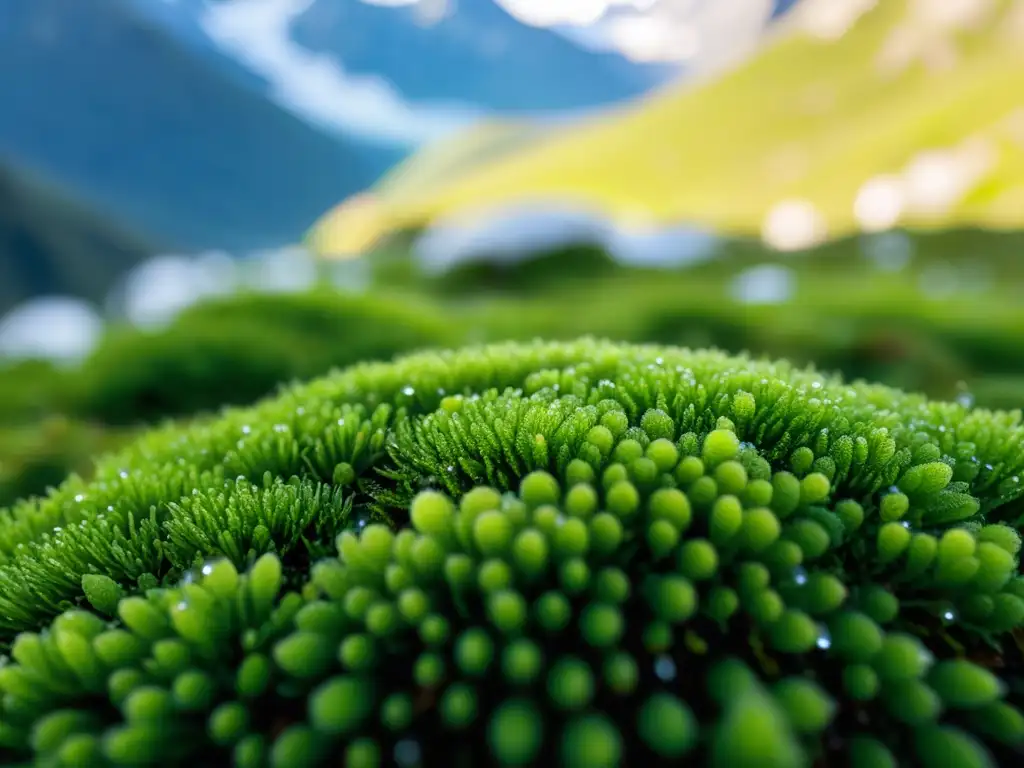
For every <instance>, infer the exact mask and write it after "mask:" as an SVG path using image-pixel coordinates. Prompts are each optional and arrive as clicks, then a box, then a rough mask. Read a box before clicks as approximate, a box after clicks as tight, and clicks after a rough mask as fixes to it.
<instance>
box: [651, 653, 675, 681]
mask: <svg viewBox="0 0 1024 768" xmlns="http://www.w3.org/2000/svg"><path fill="white" fill-rule="evenodd" d="M654 674H655V675H657V676H658V679H659V680H664V681H665V682H670V681H672V680H675V679H676V663H675V662H674V661H672V657H671V656H659V657H658V658H657V659H655V660H654Z"/></svg>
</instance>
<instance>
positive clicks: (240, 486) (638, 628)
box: [0, 340, 1024, 768]
mask: <svg viewBox="0 0 1024 768" xmlns="http://www.w3.org/2000/svg"><path fill="white" fill-rule="evenodd" d="M1022 465H1024V427H1022V425H1021V420H1020V414H1019V413H1014V414H1006V413H998V412H989V411H982V410H969V409H967V408H965V407H964V406H962V405H960V404H955V403H939V402H930V401H928V400H926V399H924V398H922V397H918V396H913V395H907V394H904V393H901V392H899V391H897V390H893V389H889V388H885V387H881V386H873V385H868V384H863V383H854V384H846V383H844V382H842V381H840V380H838V379H835V378H831V377H827V376H822V375H821V374H819V373H817V372H815V371H813V370H804V369H796V368H793V367H791V366H789V365H787V364H784V363H773V362H767V361H759V360H752V359H747V358H737V357H730V356H728V355H725V354H721V353H718V352H694V351H689V350H682V349H676V348H663V347H653V346H631V345H621V344H612V343H606V342H597V341H591V340H584V341H580V342H575V343H565V344H548V343H539V342H538V343H534V344H529V345H512V344H506V345H495V346H488V347H480V348H471V349H466V350H462V351H458V352H449V353H431V354H420V355H414V356H409V357H406V358H403V359H400V360H398V361H397V362H395V363H391V364H364V365H359V366H356V367H353V368H350V369H348V370H345V371H342V372H340V373H338V374H335V375H332V376H330V377H327V378H324V379H320V380H318V381H314V382H313V383H311V384H308V385H304V386H296V387H292V388H291V389H289V390H287V391H285V392H283V393H282V394H281V395H280V396H279V397H277V398H275V399H272V400H268V401H265V402H262V403H260V404H258V405H256V406H254V407H251V408H247V409H235V410H229V411H226V412H225V413H224V414H223V415H222V416H221V417H220V418H218V419H216V420H213V421H211V422H207V423H203V424H196V425H194V426H191V427H188V428H185V429H179V428H172V427H168V428H164V429H160V430H156V431H153V432H150V433H149V434H147V435H146V436H144V437H143V438H142V439H140V440H139V441H138V442H137V443H135V444H134V445H133V446H132V447H131V448H130V449H128V450H126V451H123V452H122V453H120V454H117V455H112V456H109V457H107V458H106V459H104V460H102V461H101V462H100V465H99V468H98V472H97V475H96V477H95V479H94V480H92V481H90V482H84V481H82V480H80V479H77V478H74V477H72V478H70V479H69V480H67V481H66V482H65V483H64V484H63V485H62V486H61V487H60V488H58V489H57V490H56V491H54V492H53V493H52V494H51V495H50V496H48V497H47V498H45V499H40V500H36V501H31V502H23V503H21V504H19V505H18V506H16V507H14V508H12V509H10V510H8V511H6V512H4V513H3V514H2V515H0V637H2V638H4V639H5V640H6V641H7V642H8V643H9V644H10V656H11V660H10V661H9V662H8V663H7V664H5V665H4V666H3V667H0V691H2V693H3V698H2V704H0V749H2V750H4V751H3V752H2V754H0V759H2V760H4V761H5V762H6V763H11V764H25V765H29V764H32V765H96V766H100V765H146V764H149V765H153V764H157V765H193V766H207V765H209V766H213V765H232V764H233V765H237V766H262V765H271V766H313V765H346V766H352V767H353V768H356V767H357V766H377V765H398V766H403V768H406V767H409V768H411V766H416V765H424V766H434V765H438V766H440V765H499V766H521V765H538V764H552V765H565V766H579V767H580V768H598V767H600V766H616V765H647V764H650V765H663V764H678V763H679V762H680V761H684V762H692V763H693V764H707V765H712V766H722V768H725V767H726V766H729V767H730V768H732V767H733V766H779V767H780V768H782V767H789V766H793V768H797V767H801V766H811V765H830V766H831V765H852V766H858V767H859V766H864V767H865V768H867V767H868V766H871V768H874V767H875V766H887V765H892V766H895V765H897V764H899V765H903V764H907V765H920V766H944V767H946V766H955V767H959V766H963V767H964V768H970V767H973V766H988V765H996V764H999V763H1002V762H1006V761H1009V760H1014V759H1019V757H1020V749H1021V745H1022V743H1024V716H1022V714H1021V711H1020V710H1019V709H1018V705H1019V701H1018V699H1019V696H1020V689H1019V682H1020V679H1021V676H1020V669H1021V667H1020V665H1019V655H1020V654H1019V651H1017V650H1016V645H1015V643H1014V641H1013V633H1014V632H1015V631H1017V630H1019V629H1020V628H1021V627H1022V626H1024V578H1022V577H1021V576H1020V575H1018V568H1019V565H1018V564H1019V560H1018V553H1019V549H1020V545H1021V540H1020V536H1019V533H1018V518H1019V516H1020V514H1021V504H1020V501H1019V499H1020V496H1021V488H1020V482H1019V475H1018V473H1019V472H1020V471H1021V470H1022V468H1024V467H1022Z"/></svg>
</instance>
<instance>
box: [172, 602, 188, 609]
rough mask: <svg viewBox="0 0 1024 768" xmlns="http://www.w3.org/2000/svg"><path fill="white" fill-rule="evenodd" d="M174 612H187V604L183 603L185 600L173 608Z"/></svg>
mask: <svg viewBox="0 0 1024 768" xmlns="http://www.w3.org/2000/svg"><path fill="white" fill-rule="evenodd" d="M174 610H176V611H187V610H188V602H187V601H185V600H182V601H180V602H179V603H178V604H177V605H176V606H174Z"/></svg>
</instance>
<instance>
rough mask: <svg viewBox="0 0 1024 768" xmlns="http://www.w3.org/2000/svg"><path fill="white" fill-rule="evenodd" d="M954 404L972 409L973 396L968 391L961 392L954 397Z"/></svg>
mask: <svg viewBox="0 0 1024 768" xmlns="http://www.w3.org/2000/svg"><path fill="white" fill-rule="evenodd" d="M956 402H957V404H958V405H961V406H963V407H964V408H973V407H974V395H973V394H971V393H970V392H968V391H964V392H961V393H960V394H958V395H957V396H956Z"/></svg>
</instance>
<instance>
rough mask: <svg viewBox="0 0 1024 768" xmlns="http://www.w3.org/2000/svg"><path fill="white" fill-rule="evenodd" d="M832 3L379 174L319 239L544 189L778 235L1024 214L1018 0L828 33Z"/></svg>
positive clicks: (895, 7)
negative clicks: (394, 182) (539, 124)
mask: <svg viewBox="0 0 1024 768" xmlns="http://www.w3.org/2000/svg"><path fill="white" fill-rule="evenodd" d="M822 5H823V4H822V3H809V2H804V3H801V4H799V5H798V6H797V7H796V8H795V9H794V11H793V14H792V16H790V17H787V18H786V20H785V22H784V23H782V24H780V26H779V27H778V28H777V29H775V30H774V32H773V33H772V34H771V35H769V37H768V39H767V40H766V42H765V44H764V47H763V49H762V50H761V51H760V52H759V53H757V54H755V55H754V56H752V57H751V58H750V59H748V60H747V61H746V62H744V63H743V64H741V65H740V66H738V67H736V68H734V69H731V70H729V71H727V72H724V73H721V74H719V75H717V76H715V77H708V78H703V79H697V80H695V81H687V82H684V83H682V84H680V85H676V86H673V87H671V88H668V89H665V90H663V91H662V92H660V93H657V94H655V95H653V96H652V97H650V98H649V99H647V100H645V101H642V102H639V103H637V104H635V105H634V106H633V107H631V108H629V109H626V110H619V111H616V112H613V113H608V114H606V115H603V116H599V117H597V118H594V119H592V120H588V121H583V122H578V123H573V124H570V125H566V126H563V127H561V128H559V129H556V130H552V131H549V132H545V133H543V134H542V135H541V136H540V137H539V138H537V139H535V140H530V141H526V142H525V146H523V147H521V148H519V149H516V150H515V151H510V152H495V153H491V154H490V155H487V154H486V153H485V155H484V159H483V160H482V161H480V162H478V163H477V164H476V167H475V168H474V169H472V170H469V171H467V170H466V168H465V166H462V167H460V169H459V172H458V173H453V174H447V175H446V174H445V173H441V172H438V173H433V174H431V175H429V176H427V177H425V183H423V184H421V185H420V186H419V188H418V189H416V188H414V187H412V186H411V185H410V184H404V185H401V194H400V195H399V194H392V193H390V192H389V191H388V189H387V188H382V189H381V191H380V194H379V196H378V197H377V198H376V200H375V201H374V210H373V211H372V214H373V215H372V224H373V227H372V231H370V232H368V231H367V230H368V228H369V225H368V224H367V223H366V219H367V211H366V209H365V206H364V207H361V208H359V209H357V210H354V211H352V212H351V213H348V212H347V211H345V210H342V211H338V212H335V213H334V214H332V215H329V216H328V217H326V219H325V220H324V221H323V222H322V223H321V225H320V227H319V229H317V230H315V231H314V238H313V240H314V242H315V243H316V245H317V247H319V248H321V249H322V250H324V251H326V252H348V251H352V250H359V249H361V248H363V247H365V246H366V245H367V244H368V243H370V242H372V241H373V240H374V239H375V238H376V237H379V236H380V235H381V233H385V232H389V231H393V230H396V229H406V228H416V227H419V226H423V225H424V224H426V223H428V222H430V221H432V220H434V219H435V218H437V217H439V216H452V215H455V214H465V215H467V216H472V215H476V214H478V213H479V212H480V211H481V210H482V209H486V208H491V207H495V206H501V205H505V204H510V203H515V202H518V201H522V200H528V199H536V198H538V197H539V198H562V199H569V200H575V201H577V202H579V203H583V204H590V205H592V206H594V207H595V208H597V209H599V210H604V211H605V212H607V213H609V214H611V215H613V216H615V217H619V218H625V219H636V218H638V217H639V218H641V219H644V220H647V219H650V220H653V221H654V222H665V223H668V222H676V221H689V222H693V223H696V224H701V225H706V226H712V227H717V228H719V229H721V230H723V231H725V232H727V233H733V234H760V233H761V232H762V230H763V229H765V228H766V227H767V228H768V229H769V230H771V232H770V233H769V234H770V236H771V238H772V239H775V240H777V241H778V242H779V243H780V244H781V245H782V246H783V247H791V246H792V245H793V244H794V243H796V244H799V243H803V242H807V241H814V240H815V239H818V238H820V237H821V236H823V235H842V234H847V233H850V232H852V231H855V230H858V229H860V228H868V229H874V228H882V227H884V226H889V225H894V224H901V225H912V226H929V227H931V226H940V225H941V226H953V225H978V226H994V227H1014V226H1020V225H1022V224H1024V204H1022V202H1024V187H1022V185H1021V184H1020V183H1019V179H1020V178H1021V174H1022V172H1024V97H1022V96H1021V94H1022V93H1024V46H1022V45H1021V42H1022V40H1024V12H1022V11H1021V10H1020V6H1019V4H1013V3H1010V2H1005V1H1003V2H993V3H975V4H967V5H963V8H962V9H961V11H958V12H957V13H954V12H953V11H956V8H953V7H952V6H950V5H949V4H947V3H946V2H945V0H930V1H929V2H914V3H909V2H905V1H904V0H886V2H884V3H877V4H875V5H874V7H873V8H872V9H871V10H869V11H868V12H866V13H864V14H863V15H861V16H860V17H858V18H856V19H855V20H853V21H851V23H850V25H849V27H848V29H846V30H845V32H844V33H843V34H841V35H838V36H835V37H830V38H827V39H826V38H823V37H821V34H820V30H819V29H818V27H816V26H815V25H814V24H812V23H811V21H809V19H813V18H814V17H813V16H812V12H813V11H814V10H815V9H816V8H817V9H818V10H819V11H820V8H821V7H822ZM834 5H835V6H837V7H838V6H839V5H842V4H839V3H835V4H834ZM957 8H960V5H958V6H957ZM972 8H973V9H974V10H971V9H972ZM944 9H945V10H944ZM958 14H959V15H958ZM819 26H820V25H819ZM812 30H817V31H812ZM509 131H513V132H514V130H513V128H512V127H510V128H509ZM428 151H430V150H428ZM413 162H415V161H413ZM346 215H347V216H348V219H347V220H346V218H345V217H346ZM353 217H359V218H361V219H362V221H360V222H359V226H352V219H353ZM768 222H774V223H772V224H769V223H768Z"/></svg>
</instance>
